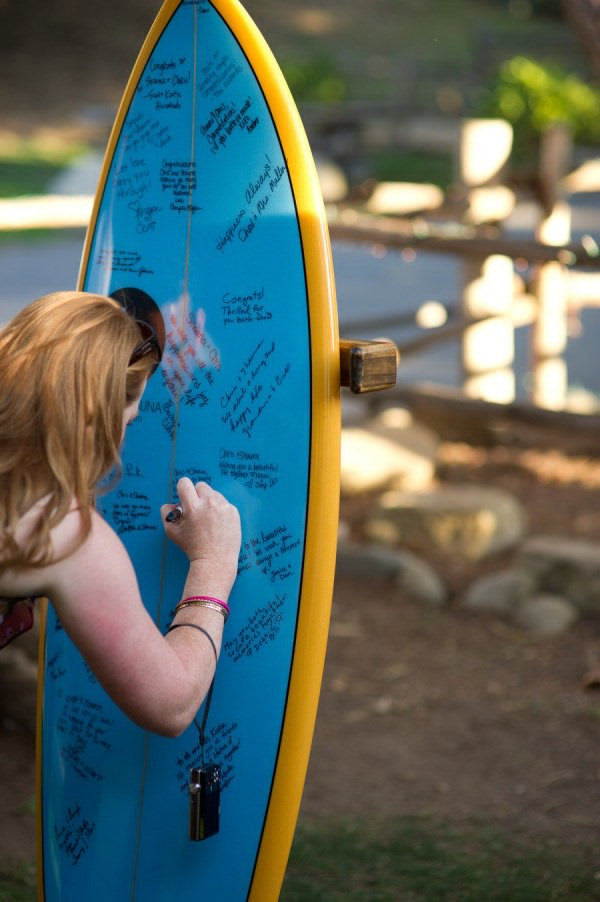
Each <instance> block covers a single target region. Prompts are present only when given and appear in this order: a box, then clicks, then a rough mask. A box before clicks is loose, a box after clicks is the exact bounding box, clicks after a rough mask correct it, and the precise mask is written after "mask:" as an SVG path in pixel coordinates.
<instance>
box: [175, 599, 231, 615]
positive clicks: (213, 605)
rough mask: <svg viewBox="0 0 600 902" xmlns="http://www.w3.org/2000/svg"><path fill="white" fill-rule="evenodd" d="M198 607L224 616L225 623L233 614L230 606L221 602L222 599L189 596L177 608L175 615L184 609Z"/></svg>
mask: <svg viewBox="0 0 600 902" xmlns="http://www.w3.org/2000/svg"><path fill="white" fill-rule="evenodd" d="M192 606H197V607H201V608H210V609H211V610H212V611H218V612H219V613H220V614H222V615H223V618H224V620H225V621H227V618H228V617H229V615H230V613H231V609H230V607H229V605H228V604H227V603H226V602H224V601H221V599H220V598H215V597H214V596H213V595H189V596H188V597H187V598H182V600H181V601H180V602H179V603H178V604H177V605H176V606H175V613H176V614H177V612H178V611H182V610H183V609H184V608H188V607H192Z"/></svg>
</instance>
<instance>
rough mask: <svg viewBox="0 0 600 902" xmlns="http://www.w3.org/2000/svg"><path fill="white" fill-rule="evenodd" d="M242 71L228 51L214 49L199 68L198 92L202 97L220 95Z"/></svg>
mask: <svg viewBox="0 0 600 902" xmlns="http://www.w3.org/2000/svg"><path fill="white" fill-rule="evenodd" d="M242 71H243V70H242V67H241V66H240V64H239V63H236V62H235V60H234V59H233V58H232V57H231V56H230V54H229V53H226V52H224V51H222V50H215V51H214V52H213V54H212V56H211V57H210V59H209V60H208V62H207V63H206V64H205V65H204V66H202V68H201V69H200V81H199V84H198V93H199V94H200V95H201V96H202V97H221V96H222V95H223V94H224V93H225V92H226V91H227V90H228V88H229V87H230V85H231V84H232V83H233V81H234V80H235V79H236V78H237V76H238V75H240V74H241V73H242Z"/></svg>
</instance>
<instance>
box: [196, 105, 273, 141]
mask: <svg viewBox="0 0 600 902" xmlns="http://www.w3.org/2000/svg"><path fill="white" fill-rule="evenodd" d="M259 121H260V120H259V117H258V116H254V115H253V112H252V101H251V99H250V98H249V97H247V98H246V100H245V101H244V103H243V104H242V105H241V107H240V108H239V109H238V107H237V105H236V104H235V103H234V102H232V101H224V102H223V103H220V104H219V105H218V106H216V107H215V108H214V109H213V110H211V112H210V115H209V116H208V118H207V119H206V121H205V122H204V123H203V124H202V125H201V126H200V134H201V135H202V136H203V137H204V138H205V139H206V142H207V144H208V146H209V148H210V151H211V153H218V151H219V150H223V148H224V147H226V146H227V143H228V141H229V139H230V138H231V136H232V135H233V134H235V132H238V131H240V132H242V133H246V134H251V133H252V132H253V131H254V129H255V128H256V126H257V125H258V123H259Z"/></svg>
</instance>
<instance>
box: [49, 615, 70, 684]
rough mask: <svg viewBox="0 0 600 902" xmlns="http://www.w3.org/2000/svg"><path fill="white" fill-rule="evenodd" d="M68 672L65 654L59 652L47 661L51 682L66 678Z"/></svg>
mask: <svg viewBox="0 0 600 902" xmlns="http://www.w3.org/2000/svg"><path fill="white" fill-rule="evenodd" d="M57 622H58V621H57ZM66 672H67V669H66V667H65V663H64V656H63V652H62V651H57V652H55V653H54V654H53V655H51V656H50V657H49V658H48V660H47V661H46V674H47V675H48V676H49V677H50V679H51V680H60V678H61V677H64V675H65V674H66Z"/></svg>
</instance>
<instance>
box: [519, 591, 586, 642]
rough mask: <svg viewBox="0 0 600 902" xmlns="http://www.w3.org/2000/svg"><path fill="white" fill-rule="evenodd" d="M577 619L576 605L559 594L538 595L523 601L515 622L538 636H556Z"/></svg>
mask: <svg viewBox="0 0 600 902" xmlns="http://www.w3.org/2000/svg"><path fill="white" fill-rule="evenodd" d="M576 620H577V610H576V608H575V607H574V605H572V604H570V603H569V602H568V601H566V599H564V598H561V597H560V596H558V595H536V596H534V597H533V598H530V599H529V600H527V601H525V602H523V604H522V605H520V606H519V608H518V610H517V611H516V615H515V623H516V624H517V625H518V626H520V627H523V629H526V630H528V631H529V632H530V633H534V634H535V635H536V636H556V635H558V634H559V633H563V632H564V631H565V630H566V629H568V628H569V627H570V626H572V624H573V623H574V622H575V621H576Z"/></svg>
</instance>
